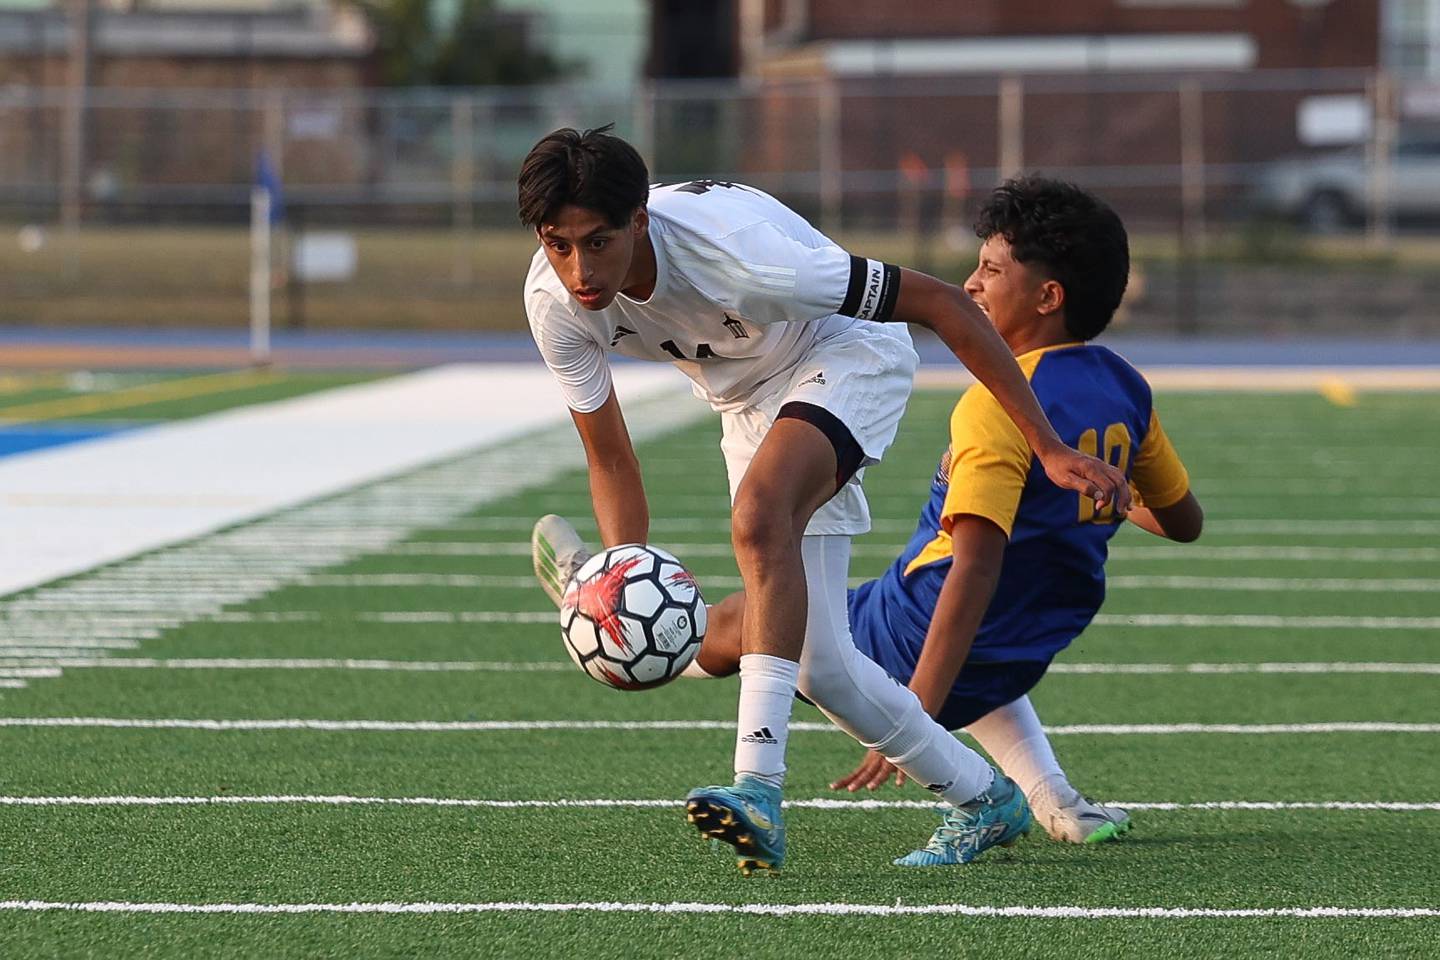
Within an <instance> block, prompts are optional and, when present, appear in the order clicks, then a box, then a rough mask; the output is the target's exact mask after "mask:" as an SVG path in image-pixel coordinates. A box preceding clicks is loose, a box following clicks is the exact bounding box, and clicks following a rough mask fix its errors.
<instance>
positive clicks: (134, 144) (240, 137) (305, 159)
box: [0, 4, 375, 207]
mask: <svg viewBox="0 0 1440 960" xmlns="http://www.w3.org/2000/svg"><path fill="white" fill-rule="evenodd" d="M73 29H74V20H73V18H72V17H71V16H70V15H69V11H68V10H67V9H65V8H62V7H58V6H51V7H44V8H38V9H13V8H12V9H0V90H3V91H5V96H4V97H3V100H0V192H3V193H4V194H6V195H8V196H7V197H6V199H9V200H10V201H11V202H12V203H14V204H17V205H20V206H21V207H25V206H27V205H33V204H40V205H42V206H43V205H46V204H48V203H49V202H52V201H53V199H54V191H55V190H56V189H58V174H57V171H58V170H59V169H60V168H61V166H62V165H63V164H62V160H61V156H62V153H63V143H62V140H63V126H64V112H65V105H66V102H67V98H68V96H69V91H67V84H68V83H69V81H70V78H71V74H70V69H71V66H70V64H71V46H72V42H73V40H74V35H73ZM374 47H375V38H374V35H373V31H372V29H371V27H370V25H369V23H368V22H367V21H366V20H365V18H364V17H363V16H362V15H360V14H359V13H358V11H356V10H355V9H353V8H350V7H345V6H339V5H337V6H327V5H320V4H316V5H309V6H291V7H273V6H267V7H259V8H254V9H240V8H234V7H231V8H228V9H213V8H204V7H195V8H186V9H179V8H175V7H167V6H156V7H153V8H150V7H141V8H138V9H121V8H111V7H96V8H93V10H92V13H91V19H90V36H89V58H88V61H89V62H88V87H89V90H88V92H87V94H86V96H85V103H86V111H85V121H84V151H83V155H84V160H83V169H82V170H81V172H80V177H81V180H82V186H83V189H84V191H85V195H86V198H87V200H89V201H91V202H97V203H120V202H133V203H148V202H157V201H159V202H164V201H166V200H180V199H189V200H193V201H195V202H199V203H204V202H207V197H208V196H209V195H208V194H206V192H205V190H204V189H191V190H190V191H189V193H188V194H187V196H186V197H185V198H181V197H179V196H178V195H177V194H176V193H175V192H174V190H170V191H169V192H168V193H167V188H169V187H180V186H185V187H195V186H196V185H204V186H206V187H209V186H221V185H235V184H240V185H244V184H246V183H248V182H249V181H250V178H251V175H252V169H251V166H252V164H253V161H254V156H255V153H256V151H257V150H258V149H259V147H260V145H261V144H263V143H265V142H266V137H267V130H266V124H267V122H269V123H270V124H271V126H272V127H274V126H276V124H275V123H274V122H273V117H272V118H267V115H266V109H265V104H266V91H270V90H277V91H287V92H291V91H293V92H298V93H299V99H300V100H304V99H305V98H306V97H309V98H310V99H311V100H312V101H317V100H318V101H324V98H325V97H326V95H327V94H328V95H334V94H343V93H347V92H350V91H354V90H357V89H359V88H361V87H363V86H365V85H366V83H367V81H368V80H369V78H370V72H371V63H372V61H371V53H372V51H373V50H374ZM331 99H332V100H333V99H334V97H333V96H332V97H331ZM362 123H363V119H362V118H361V117H360V115H359V114H358V113H357V112H356V111H353V110H346V109H344V108H342V107H340V106H336V105H335V104H334V103H323V105H322V106H320V107H311V108H303V107H302V109H301V110H300V112H299V114H298V117H297V116H296V115H293V114H292V115H290V116H288V117H287V118H286V125H285V127H284V128H282V129H281V130H280V131H279V138H281V139H288V140H291V141H293V145H291V146H288V147H287V150H286V153H287V156H286V161H287V167H288V168H289V169H291V170H293V171H294V172H295V174H296V175H297V176H298V177H300V178H302V179H303V178H304V177H305V174H306V171H307V170H309V171H312V175H314V176H317V177H320V176H323V177H324V178H326V179H330V180H333V181H339V182H344V181H353V180H355V179H358V178H360V177H361V176H362V175H363V171H362V164H363V152H362V151H357V150H356V149H355V147H356V144H357V143H358V142H360V141H362V140H363V136H362V132H363V131H362V130H361V129H360V127H361V124H362ZM297 130H298V131H299V132H300V133H301V134H302V135H301V136H299V137H293V136H291V134H293V133H294V132H296V131H297ZM307 131H308V133H309V134H310V135H309V136H306V135H304V134H305V133H306V132H307ZM272 137H273V133H272Z"/></svg>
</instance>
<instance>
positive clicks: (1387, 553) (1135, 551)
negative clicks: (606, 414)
mask: <svg viewBox="0 0 1440 960" xmlns="http://www.w3.org/2000/svg"><path fill="white" fill-rule="evenodd" d="M662 546H664V547H665V548H666V549H669V550H670V551H671V552H672V553H675V554H676V555H677V556H679V557H680V558H681V559H686V558H689V557H720V558H727V557H733V556H734V555H735V550H734V548H733V547H731V546H730V544H728V543H676V542H669V543H665V544H662ZM898 550H899V548H898V547H896V546H891V545H889V544H883V543H865V542H863V541H862V542H858V543H854V544H852V545H851V547H850V553H851V555H852V556H856V557H881V558H891V557H895V556H897V555H898ZM385 555H386V556H400V557H437V558H438V557H528V556H530V543H529V542H528V541H512V542H508V543H494V542H486V541H479V540H462V541H454V542H442V541H417V542H413V543H401V544H397V545H395V546H393V547H391V548H390V549H388V550H386V551H385ZM1110 557H1111V559H1114V560H1299V561H1312V560H1313V561H1329V562H1344V563H1423V562H1428V561H1436V562H1440V547H1408V548H1407V547H1279V546H1275V547H1271V546H1235V547H1205V546H1197V545H1191V544H1186V545H1180V546H1165V545H1160V546H1154V547H1135V546H1117V547H1111V548H1110Z"/></svg>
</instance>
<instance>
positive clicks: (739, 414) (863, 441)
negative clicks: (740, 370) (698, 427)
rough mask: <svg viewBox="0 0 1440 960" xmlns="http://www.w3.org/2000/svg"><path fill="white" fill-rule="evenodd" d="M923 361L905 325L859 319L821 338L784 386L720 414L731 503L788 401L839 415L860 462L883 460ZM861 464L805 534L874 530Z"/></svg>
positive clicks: (851, 534) (815, 518) (842, 533)
mask: <svg viewBox="0 0 1440 960" xmlns="http://www.w3.org/2000/svg"><path fill="white" fill-rule="evenodd" d="M919 362H920V358H919V357H918V356H917V355H916V353H915V348H914V346H912V344H911V342H910V331H909V330H907V329H906V328H905V326H904V324H899V323H885V324H881V323H856V324H854V325H851V326H848V327H846V328H845V329H844V330H841V331H840V332H838V333H836V334H833V335H831V336H828V337H825V338H823V339H821V340H818V341H816V343H815V345H814V347H812V348H811V349H810V352H809V353H807V354H806V355H805V357H804V359H802V360H801V361H800V362H799V363H798V364H796V365H795V367H794V368H793V370H792V372H791V373H790V375H789V377H788V380H786V381H784V382H783V386H782V387H781V388H780V389H776V390H774V391H772V392H771V393H770V394H769V395H768V396H766V397H765V398H764V399H762V400H759V401H758V402H756V403H755V404H753V405H751V406H749V407H745V408H743V409H741V410H738V411H735V412H733V413H724V414H721V422H722V424H723V426H724V436H723V437H722V439H721V441H720V450H721V452H722V453H723V454H724V455H725V469H726V471H727V472H728V474H729V478H730V499H731V500H732V502H733V500H734V499H735V491H736V490H738V489H739V487H740V480H741V479H742V478H743V477H744V476H745V471H746V470H747V469H749V467H750V461H751V460H753V459H754V458H755V451H756V450H758V449H759V448H760V442H761V441H762V440H764V439H765V435H766V434H767V433H768V432H769V431H770V427H771V426H772V425H773V424H774V422H775V415H776V414H777V413H778V412H779V411H780V408H781V407H782V406H784V405H785V404H786V403H789V402H791V401H800V402H803V403H810V404H814V405H815V406H817V407H823V408H824V409H825V410H828V411H829V412H830V413H832V414H834V415H835V417H837V418H838V419H839V420H840V422H841V423H843V424H845V426H846V427H848V428H849V430H850V433H851V434H852V435H853V436H854V437H855V441H856V442H857V443H859V444H860V449H861V450H863V451H864V453H865V459H864V461H863V465H868V464H872V463H879V462H880V458H881V457H882V456H884V454H885V451H886V449H887V448H889V446H890V444H891V443H893V442H894V440H895V432H896V430H898V429H899V426H900V418H901V417H902V416H903V415H904V413H905V403H906V401H907V400H908V399H909V398H910V388H911V386H912V384H913V382H914V379H915V368H916V366H918V364H919ZM863 465H862V469H861V470H860V471H858V472H857V473H856V474H855V476H854V477H852V478H851V479H850V482H848V483H846V484H845V486H843V487H841V488H840V491H839V492H838V493H836V494H835V496H834V497H832V498H831V499H830V500H829V501H827V502H826V503H825V504H824V506H822V507H821V508H820V509H819V510H818V511H816V513H815V515H814V516H813V517H812V518H811V519H810V525H809V526H808V527H806V528H805V533H806V535H809V536H818V535H841V536H852V537H853V536H858V535H859V534H862V533H866V532H867V531H869V529H870V505H869V504H868V503H866V502H865V491H864V490H863V489H862V488H861V480H862V478H863V474H864V469H863Z"/></svg>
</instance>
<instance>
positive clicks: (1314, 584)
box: [1105, 576, 1440, 593]
mask: <svg viewBox="0 0 1440 960" xmlns="http://www.w3.org/2000/svg"><path fill="white" fill-rule="evenodd" d="M1105 586H1106V589H1107V590H1226V591H1235V590H1240V591H1246V592H1253V591H1272V592H1276V593H1339V592H1345V593H1440V580H1428V579H1421V578H1415V577H1393V578H1392V577H1364V578H1357V577H1313V578H1310V577H1159V576H1118V577H1108V578H1106V581H1105Z"/></svg>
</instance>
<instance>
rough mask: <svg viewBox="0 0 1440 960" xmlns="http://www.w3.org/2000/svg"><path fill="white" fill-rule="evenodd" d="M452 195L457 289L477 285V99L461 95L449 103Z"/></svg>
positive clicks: (452, 275) (452, 272) (452, 271)
mask: <svg viewBox="0 0 1440 960" xmlns="http://www.w3.org/2000/svg"><path fill="white" fill-rule="evenodd" d="M450 143H451V150H450V194H451V205H452V210H451V223H452V227H453V230H454V241H453V242H454V247H455V262H454V265H453V268H452V270H451V277H452V279H453V280H454V282H455V285H456V286H460V287H469V286H470V285H471V284H472V283H473V282H474V279H475V278H474V272H475V271H474V269H473V266H472V263H471V256H470V253H471V251H470V247H471V239H472V235H473V234H474V231H475V99H474V98H473V97H470V96H467V95H465V94H458V95H456V96H455V97H454V98H452V99H451V101H450Z"/></svg>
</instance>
